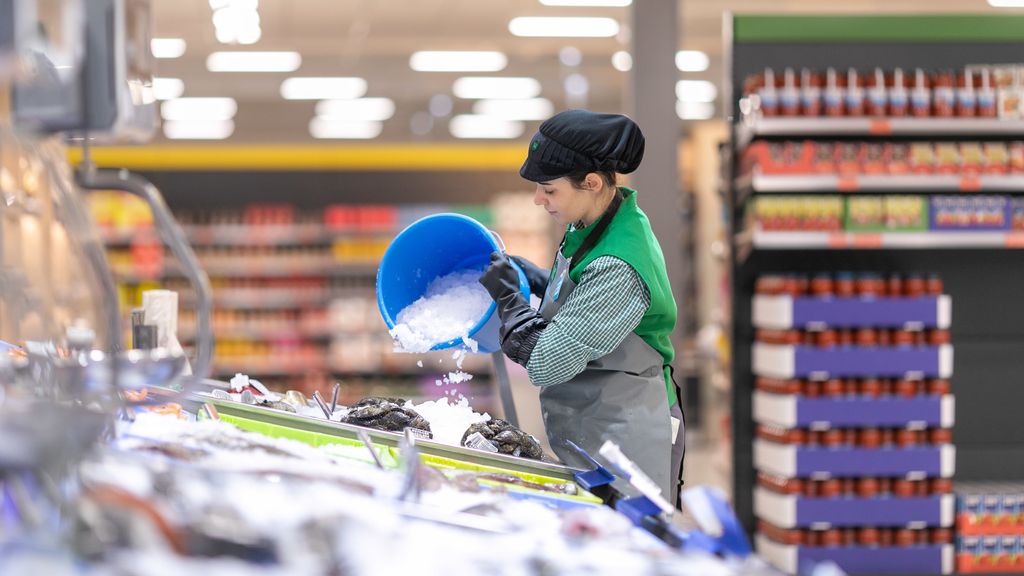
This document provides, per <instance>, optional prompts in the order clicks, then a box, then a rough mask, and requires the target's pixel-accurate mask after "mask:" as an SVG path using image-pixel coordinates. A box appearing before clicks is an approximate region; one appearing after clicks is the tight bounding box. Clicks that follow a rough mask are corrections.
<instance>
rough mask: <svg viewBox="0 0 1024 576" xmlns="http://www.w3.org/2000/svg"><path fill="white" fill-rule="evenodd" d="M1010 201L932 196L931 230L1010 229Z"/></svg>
mask: <svg viewBox="0 0 1024 576" xmlns="http://www.w3.org/2000/svg"><path fill="white" fill-rule="evenodd" d="M1011 221H1012V214H1011V208H1010V202H1009V200H1008V199H1007V198H1006V197H1005V196H932V197H931V218H930V222H931V229H932V230H942V231H957V230H963V231H985V230H990V231H999V230H1009V229H1010V223H1011Z"/></svg>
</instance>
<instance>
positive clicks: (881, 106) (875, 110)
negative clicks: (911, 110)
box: [865, 68, 889, 116]
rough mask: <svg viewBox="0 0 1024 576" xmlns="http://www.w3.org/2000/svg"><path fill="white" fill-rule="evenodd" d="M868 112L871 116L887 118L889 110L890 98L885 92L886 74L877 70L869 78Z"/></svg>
mask: <svg viewBox="0 0 1024 576" xmlns="http://www.w3.org/2000/svg"><path fill="white" fill-rule="evenodd" d="M865 103H866V110H867V113H868V115H869V116H885V114H886V111H887V110H888V109H889V97H888V95H887V93H886V91H885V72H882V69H881V68H875V71H874V73H872V74H871V75H869V76H868V78H867V98H866V99H865Z"/></svg>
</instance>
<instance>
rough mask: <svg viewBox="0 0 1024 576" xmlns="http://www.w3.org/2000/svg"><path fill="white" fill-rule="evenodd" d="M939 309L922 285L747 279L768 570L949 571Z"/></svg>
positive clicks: (948, 354)
mask: <svg viewBox="0 0 1024 576" xmlns="http://www.w3.org/2000/svg"><path fill="white" fill-rule="evenodd" d="M951 308H952V306H951V299H950V297H949V296H948V295H945V294H943V284H942V280H941V278H939V277H937V276H935V275H926V274H916V273H915V274H906V275H900V274H888V275H883V274H878V273H856V274H854V273H848V272H839V273H834V274H833V273H818V274H813V275H809V276H807V275H788V274H772V275H765V276H761V277H760V278H758V280H757V283H756V288H755V296H754V301H753V311H752V314H753V322H752V323H753V325H754V327H755V328H756V332H755V340H756V341H755V343H754V346H753V358H752V366H753V371H754V373H755V388H756V389H755V391H754V393H753V416H754V420H755V430H756V437H755V439H754V466H755V468H756V469H757V486H756V487H755V492H754V512H755V514H756V516H757V518H758V525H757V530H758V534H757V538H756V539H757V544H758V548H759V552H760V553H761V554H762V555H764V556H765V557H766V558H767V559H768V560H769V561H771V562H772V563H773V564H775V565H776V566H777V567H778V568H780V569H783V570H786V571H789V572H796V571H797V570H798V569H799V567H800V566H801V565H804V564H805V563H808V562H820V561H826V560H831V561H834V562H836V563H837V564H839V566H840V567H842V568H843V569H844V570H846V571H848V572H851V573H865V574H866V573H911V572H912V573H918V574H921V573H951V572H952V571H953V568H954V547H953V524H954V511H955V498H954V496H953V494H952V492H953V486H952V479H951V478H952V476H953V472H954V466H955V449H954V447H953V445H952V426H953V420H954V401H953V396H952V395H951V394H950V383H949V378H950V377H951V375H952V368H953V349H952V346H951V344H950V341H949V328H950V324H951Z"/></svg>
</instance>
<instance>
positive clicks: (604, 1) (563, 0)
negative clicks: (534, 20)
mask: <svg viewBox="0 0 1024 576" xmlns="http://www.w3.org/2000/svg"><path fill="white" fill-rule="evenodd" d="M540 3H541V4H543V5H545V6H594V7H609V6H610V7H618V6H629V5H630V4H632V3H633V0H540Z"/></svg>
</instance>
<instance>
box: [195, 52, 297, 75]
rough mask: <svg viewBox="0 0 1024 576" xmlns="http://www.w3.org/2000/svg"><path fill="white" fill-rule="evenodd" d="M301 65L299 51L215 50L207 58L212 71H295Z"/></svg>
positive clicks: (207, 66)
mask: <svg viewBox="0 0 1024 576" xmlns="http://www.w3.org/2000/svg"><path fill="white" fill-rule="evenodd" d="M301 65H302V56H300V55H299V53H298V52H214V53H212V54H210V55H209V56H208V57H207V58H206V69H207V70H209V71H210V72H294V71H296V70H298V69H299V66H301Z"/></svg>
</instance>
